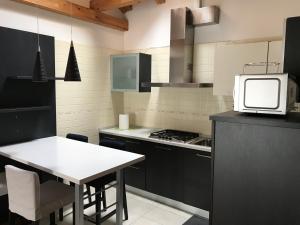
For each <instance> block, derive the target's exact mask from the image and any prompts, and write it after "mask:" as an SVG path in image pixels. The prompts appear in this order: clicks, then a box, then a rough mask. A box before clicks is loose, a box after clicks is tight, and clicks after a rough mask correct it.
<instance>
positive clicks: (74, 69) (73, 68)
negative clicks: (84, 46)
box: [64, 4, 81, 81]
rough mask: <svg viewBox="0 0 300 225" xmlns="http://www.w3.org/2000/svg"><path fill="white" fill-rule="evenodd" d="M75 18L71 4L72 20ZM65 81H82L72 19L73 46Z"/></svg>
mask: <svg viewBox="0 0 300 225" xmlns="http://www.w3.org/2000/svg"><path fill="white" fill-rule="evenodd" d="M72 19H73V4H71V20H72ZM64 81H81V77H80V72H79V68H78V63H77V58H76V53H75V48H74V44H73V24H72V21H71V46H70V51H69V57H68V63H67V68H66V73H65V78H64Z"/></svg>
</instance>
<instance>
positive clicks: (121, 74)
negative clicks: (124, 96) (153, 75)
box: [111, 54, 139, 91]
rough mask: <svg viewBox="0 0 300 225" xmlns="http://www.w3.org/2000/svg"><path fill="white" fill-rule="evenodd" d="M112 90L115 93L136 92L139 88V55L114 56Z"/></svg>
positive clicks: (112, 61) (112, 62)
mask: <svg viewBox="0 0 300 225" xmlns="http://www.w3.org/2000/svg"><path fill="white" fill-rule="evenodd" d="M111 59H112V60H111V66H112V68H111V69H112V90H113V91H126V90H128V91H131V90H132V91H136V90H138V87H139V80H138V71H139V68H138V67H139V62H138V59H139V57H138V54H132V55H124V56H112V58H111Z"/></svg>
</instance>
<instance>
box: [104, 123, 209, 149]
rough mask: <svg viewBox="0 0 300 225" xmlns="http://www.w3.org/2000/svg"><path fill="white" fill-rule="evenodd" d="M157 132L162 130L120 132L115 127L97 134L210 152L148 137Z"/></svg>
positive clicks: (134, 129)
mask: <svg viewBox="0 0 300 225" xmlns="http://www.w3.org/2000/svg"><path fill="white" fill-rule="evenodd" d="M159 130H162V129H158V128H144V127H137V128H130V129H129V130H120V129H119V128H117V127H112V128H106V129H100V130H99V132H100V133H103V134H110V135H115V136H120V137H125V138H126V137H127V138H134V139H138V140H143V141H150V142H155V143H160V144H166V145H172V146H177V147H182V148H188V149H194V150H199V151H205V152H211V148H210V147H205V146H199V145H193V144H187V143H179V142H171V141H167V140H158V139H155V138H150V137H149V135H150V133H152V132H155V131H159Z"/></svg>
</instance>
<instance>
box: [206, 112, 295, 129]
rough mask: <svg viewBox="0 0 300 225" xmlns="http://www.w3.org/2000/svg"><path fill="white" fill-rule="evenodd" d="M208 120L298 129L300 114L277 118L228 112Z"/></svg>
mask: <svg viewBox="0 0 300 225" xmlns="http://www.w3.org/2000/svg"><path fill="white" fill-rule="evenodd" d="M210 119H211V120H214V121H220V122H229V123H241V124H252V125H263V126H272V127H285V128H294V129H300V113H296V112H290V113H288V114H287V115H285V116H279V115H266V114H250V113H239V112H234V111H229V112H225V113H220V114H216V115H213V116H211V117H210Z"/></svg>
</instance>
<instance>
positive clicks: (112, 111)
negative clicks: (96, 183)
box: [55, 41, 123, 143]
mask: <svg viewBox="0 0 300 225" xmlns="http://www.w3.org/2000/svg"><path fill="white" fill-rule="evenodd" d="M69 47H70V43H68V42H63V41H56V42H55V51H56V52H55V57H56V58H55V59H56V76H58V77H63V76H64V73H65V68H66V63H67V57H68V52H69ZM75 50H76V54H77V60H78V64H79V69H80V72H81V78H82V82H64V81H56V103H57V104H56V105H57V109H56V111H57V132H58V135H60V136H65V135H66V134H67V133H69V132H72V133H79V134H83V135H87V136H88V137H89V139H90V142H92V143H98V129H99V128H103V127H108V126H114V125H116V124H117V115H118V114H119V112H121V111H122V110H123V94H122V93H113V94H112V93H111V91H110V74H109V73H110V66H109V65H110V63H109V59H110V55H112V54H118V53H119V52H118V51H116V50H111V49H104V48H97V47H89V46H85V45H79V44H76V43H75Z"/></svg>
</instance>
